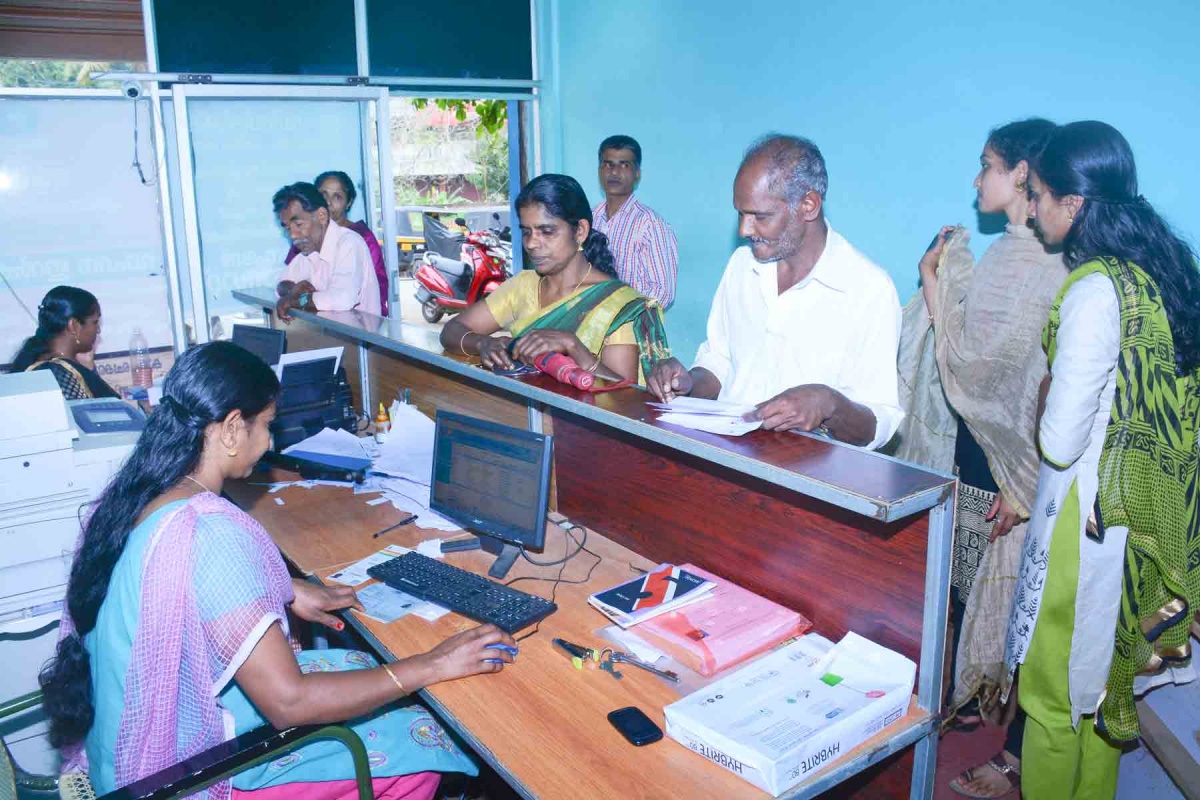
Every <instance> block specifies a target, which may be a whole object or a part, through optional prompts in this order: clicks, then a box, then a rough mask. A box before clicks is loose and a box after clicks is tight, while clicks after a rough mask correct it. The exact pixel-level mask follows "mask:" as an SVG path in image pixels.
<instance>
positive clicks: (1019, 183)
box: [1013, 181, 1025, 192]
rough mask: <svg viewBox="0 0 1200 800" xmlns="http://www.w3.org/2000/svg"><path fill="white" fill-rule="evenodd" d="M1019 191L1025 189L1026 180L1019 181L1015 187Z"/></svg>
mask: <svg viewBox="0 0 1200 800" xmlns="http://www.w3.org/2000/svg"><path fill="white" fill-rule="evenodd" d="M1013 188H1014V189H1016V190H1017V191H1018V192H1023V191H1025V181H1017V185H1016V186H1014V187H1013Z"/></svg>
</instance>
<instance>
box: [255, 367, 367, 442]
mask: <svg viewBox="0 0 1200 800" xmlns="http://www.w3.org/2000/svg"><path fill="white" fill-rule="evenodd" d="M336 365H337V359H336V358H335V357H333V356H330V357H328V358H316V359H313V360H311V361H301V362H296V363H289V364H286V365H285V366H283V367H282V368H281V369H280V378H279V398H278V399H277V400H276V401H275V421H274V422H272V423H271V435H272V437H273V438H274V443H275V449H276V450H277V451H279V452H283V451H284V450H285V449H287V448H288V447H291V446H292V445H294V444H296V443H297V442H302V441H304V440H305V439H307V438H308V437H310V436H314V435H316V434H317V433H320V432H321V430H322V429H324V428H334V429H342V430H347V431H350V432H351V433H353V432H355V431H357V429H358V415H357V414H355V413H354V408H353V406H352V404H351V392H350V384H349V383H348V382H347V380H346V369H345V367H339V368H338V369H337V370H336V371H334V367H335V366H336Z"/></svg>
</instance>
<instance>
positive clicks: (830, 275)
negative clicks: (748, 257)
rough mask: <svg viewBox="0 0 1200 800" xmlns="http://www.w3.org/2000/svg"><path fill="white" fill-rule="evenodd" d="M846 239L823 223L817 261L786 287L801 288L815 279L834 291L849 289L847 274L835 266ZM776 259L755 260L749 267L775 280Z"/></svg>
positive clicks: (757, 273) (777, 263) (830, 226)
mask: <svg viewBox="0 0 1200 800" xmlns="http://www.w3.org/2000/svg"><path fill="white" fill-rule="evenodd" d="M845 243H846V240H845V239H843V238H842V236H841V234H839V233H838V232H837V231H835V230H834V229H833V226H832V225H830V224H829V223H828V222H826V223H825V249H824V250H822V251H821V255H820V257H819V258H818V259H817V263H816V264H813V268H812V269H811V270H809V273H808V274H807V275H805V276H804V279H803V280H802V281H800V282H799V283H797V284H796V285H795V286H792V287H790V288H789V289H788V291H789V292H790V291H791V290H792V289H802V288H804V287H805V286H807V285H808V284H809V283H811V282H812V281H816V282H817V283H820V284H822V285H824V286H827V287H829V288H830V289H833V290H834V291H835V292H845V291H848V290H849V289H850V286H849V285H848V283H847V276H846V275H845V274H844V273H843V272H842V271H840V270H839V269H838V268H837V263H836V262H837V261H838V250H840V249H841V248H842V247H844V246H845ZM778 265H779V262H778V261H767V262H765V263H764V262H760V261H758V260H755V261H754V263H753V265H752V266H751V269H753V270H754V272H755V274H756V275H762V274H764V272H765V273H768V274H769V275H770V277H771V279H772V280H775V278H776V275H777V271H778Z"/></svg>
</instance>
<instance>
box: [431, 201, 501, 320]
mask: <svg viewBox="0 0 1200 800" xmlns="http://www.w3.org/2000/svg"><path fill="white" fill-rule="evenodd" d="M456 222H457V223H458V224H459V225H460V226H464V227H465V221H464V220H462V219H461V218H460V219H458V220H456ZM502 236H503V232H500V231H493V230H487V231H468V232H467V233H466V234H465V235H463V234H454V233H451V232H449V231H448V229H447V228H446V227H445V226H444V225H442V224H441V223H440V222H438V221H437V220H435V219H434V218H433V217H431V216H426V217H425V241H426V247H427V249H426V251H425V253H424V255H422V257H421V264H420V266H419V267H417V271H416V274H415V275H414V276H413V277H415V278H416V279H417V283H418V284H419V286H418V288H417V300H418V302H420V303H421V316H422V317H424V318H425V321H426V322H438V321H440V320H441V318H442V317H443V316H445V315H446V314H457V313H458V312H459V311H462V310H463V309H464V308H466V307H467V306H469V305H471V304H472V303H474V302H476V301H477V300H481V299H483V298H484V297H486V296H487V295H489V294H491V293H492V292H494V291H495V290H496V287H498V286H499V285H500V284H501V283H503V282H504V281H506V280H508V279H509V278H511V277H512V243H511V242H506V241H504V240H503V239H502V238H501V237H502ZM456 247H457V248H458V252H457V253H455V252H454V248H456ZM439 251H440V252H439Z"/></svg>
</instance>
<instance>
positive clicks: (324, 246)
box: [271, 182, 380, 321]
mask: <svg viewBox="0 0 1200 800" xmlns="http://www.w3.org/2000/svg"><path fill="white" fill-rule="evenodd" d="M271 203H272V206H273V207H274V209H275V214H276V215H277V216H278V217H279V224H280V225H282V226H283V229H284V230H285V231H287V234H288V238H289V239H290V240H291V242H292V244H293V245H294V246H295V247H296V249H297V250H299V251H300V252H299V254H298V255H297V256H296V257H295V258H293V259H292V261H291V263H290V264H288V265H287V266H286V267H285V268H284V270H283V275H282V276H281V278H280V281H279V285H278V286H277V287H276V293H277V294H278V295H279V301H278V302H277V303H276V304H275V312H276V313H277V314H278V315H279V318H280V319H282V320H285V321H286V320H289V319H291V317H290V316H289V315H288V311H289V310H290V309H293V308H299V309H301V310H304V311H350V310H352V309H353V310H358V311H365V312H367V313H368V314H375V315H378V314H379V312H380V305H379V279H378V278H377V277H375V266H374V263H373V262H372V261H371V252H370V251H369V250H368V249H367V245H366V243H364V242H363V239H362V237H361V236H359V235H358V234H357V233H356V232H355V231H352V230H350V229H348V228H343V227H342V226H340V225H337V224H330V223H331V220H330V217H329V206H328V204H326V202H325V198H324V197H323V196H322V195H321V193H320V192H318V191H317V187H315V186H313V185H312V184H311V183H303V182H301V183H293V184H291V185H289V186H285V187H283V188H282V189H280V190H279V191H278V192H276V193H275V197H274V198H272V200H271Z"/></svg>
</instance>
